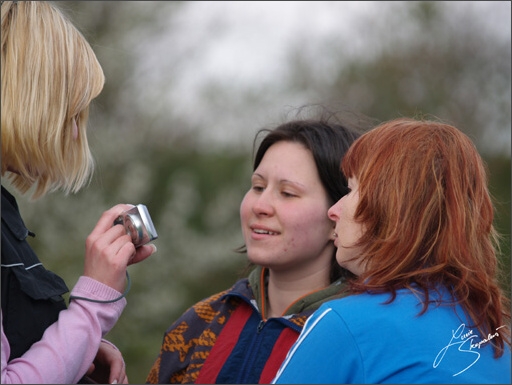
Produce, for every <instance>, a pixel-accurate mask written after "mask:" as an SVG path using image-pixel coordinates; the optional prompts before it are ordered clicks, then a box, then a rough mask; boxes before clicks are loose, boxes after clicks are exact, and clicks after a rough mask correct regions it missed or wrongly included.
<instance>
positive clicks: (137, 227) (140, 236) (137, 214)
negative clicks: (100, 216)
mask: <svg viewBox="0 0 512 385" xmlns="http://www.w3.org/2000/svg"><path fill="white" fill-rule="evenodd" d="M114 225H123V226H124V228H125V230H126V232H127V233H128V234H129V235H131V237H132V242H133V244H134V245H135V247H140V246H142V245H145V244H146V243H148V242H151V241H152V240H154V239H156V238H158V234H157V233H156V230H155V226H154V225H153V221H151V217H150V216H149V212H148V209H147V207H146V206H145V205H142V204H139V205H137V206H135V207H133V208H131V209H130V210H127V211H125V212H123V213H122V214H121V215H119V216H118V217H117V219H116V220H115V221H114Z"/></svg>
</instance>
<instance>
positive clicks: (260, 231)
mask: <svg viewBox="0 0 512 385" xmlns="http://www.w3.org/2000/svg"><path fill="white" fill-rule="evenodd" d="M252 231H254V232H255V233H256V234H267V235H277V234H278V233H275V232H273V231H268V230H261V229H252Z"/></svg>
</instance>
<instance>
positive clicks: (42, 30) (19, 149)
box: [1, 1, 105, 199]
mask: <svg viewBox="0 0 512 385" xmlns="http://www.w3.org/2000/svg"><path fill="white" fill-rule="evenodd" d="M1 10H2V14H1V20H2V31H1V39H2V50H1V72H2V100H1V122H2V126H1V127H2V177H3V176H4V175H5V174H8V178H9V179H10V180H11V182H12V185H13V186H14V187H15V188H17V189H18V190H19V191H20V192H21V193H25V192H27V190H29V189H30V188H31V187H32V186H34V185H35V186H36V188H35V191H34V192H33V195H32V198H33V199H36V198H39V197H41V196H43V195H44V194H46V193H47V192H49V191H54V190H57V189H62V190H63V191H64V192H65V193H66V194H68V193H69V192H77V191H78V190H80V188H82V187H83V186H84V185H86V184H87V183H88V182H89V181H90V178H91V176H92V173H93V169H94V162H93V159H92V155H91V152H90V149H89V144H88V142H87V136H86V125H87V120H88V115H89V105H90V103H91V101H92V99H94V98H95V97H96V96H98V94H99V93H100V92H101V90H102V88H103V85H104V82H105V77H104V74H103V70H102V68H101V65H100V64H99V62H98V59H97V58H96V55H95V54H94V52H93V50H92V48H91V46H90V45H89V43H88V42H87V41H86V39H85V38H84V36H83V35H82V34H81V33H80V32H79V31H78V30H77V29H76V28H75V27H74V25H73V24H72V23H71V22H70V20H68V18H67V17H66V16H65V15H64V14H63V13H62V12H61V11H60V10H59V9H58V8H56V7H55V6H54V5H52V4H51V3H49V2H47V1H20V2H12V1H4V2H2V6H1ZM75 123H76V125H77V130H74V124H75ZM77 134H78V135H77Z"/></svg>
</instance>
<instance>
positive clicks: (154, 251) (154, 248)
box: [150, 244, 158, 254]
mask: <svg viewBox="0 0 512 385" xmlns="http://www.w3.org/2000/svg"><path fill="white" fill-rule="evenodd" d="M150 246H151V247H152V248H153V252H152V253H151V254H154V253H156V252H157V250H158V249H157V248H156V246H155V245H154V244H151V245H150Z"/></svg>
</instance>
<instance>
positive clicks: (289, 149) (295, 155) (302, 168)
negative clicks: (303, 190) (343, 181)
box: [255, 141, 320, 183]
mask: <svg viewBox="0 0 512 385" xmlns="http://www.w3.org/2000/svg"><path fill="white" fill-rule="evenodd" d="M255 174H261V175H262V176H265V175H267V176H270V175H272V176H279V177H281V178H285V179H289V178H294V179H298V180H302V181H304V182H305V181H315V182H318V183H320V177H319V175H318V170H317V168H316V163H315V160H314V158H313V154H312V153H311V151H309V150H308V149H307V148H306V147H304V146H303V145H302V144H300V143H296V142H286V141H282V142H277V143H275V144H273V145H272V146H270V147H269V148H268V150H267V151H266V152H265V155H263V158H262V159H261V162H260V164H259V165H258V167H257V168H256V170H255Z"/></svg>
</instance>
